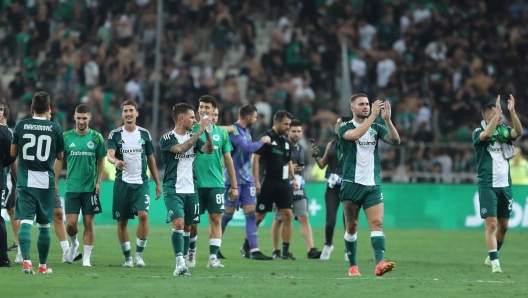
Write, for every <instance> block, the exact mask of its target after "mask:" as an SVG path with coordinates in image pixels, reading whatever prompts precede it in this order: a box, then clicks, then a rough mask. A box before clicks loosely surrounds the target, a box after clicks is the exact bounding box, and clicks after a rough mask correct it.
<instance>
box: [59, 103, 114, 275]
mask: <svg viewBox="0 0 528 298" xmlns="http://www.w3.org/2000/svg"><path fill="white" fill-rule="evenodd" d="M74 119H75V128H74V129H72V130H69V131H67V132H65V133H64V145H65V146H64V152H65V154H66V164H67V171H66V198H65V202H64V205H65V211H66V232H67V233H68V236H70V239H71V243H72V244H71V247H70V248H69V250H68V253H67V254H66V258H65V259H66V262H67V263H69V264H71V263H72V262H73V259H74V258H75V255H76V253H77V248H78V247H79V241H78V240H77V232H78V229H77V222H78V220H79V213H80V211H82V214H83V223H84V235H83V243H84V257H83V266H87V267H89V266H91V264H90V255H91V253H92V248H93V242H94V237H95V231H94V217H95V214H98V213H101V212H102V208H101V203H100V201H99V196H100V190H101V179H102V177H103V171H104V162H105V161H104V158H105V157H106V150H105V144H104V139H103V136H102V135H101V134H100V133H98V132H97V131H95V130H93V129H90V128H89V127H88V125H89V124H90V120H91V119H92V115H91V113H90V108H89V107H88V106H87V105H85V104H81V105H78V106H77V107H76V108H75V115H74ZM61 170H62V161H61V160H56V161H55V182H57V179H58V178H59V176H60V172H61ZM55 187H56V191H57V194H58V193H59V188H58V186H57V185H56V186H55Z"/></svg>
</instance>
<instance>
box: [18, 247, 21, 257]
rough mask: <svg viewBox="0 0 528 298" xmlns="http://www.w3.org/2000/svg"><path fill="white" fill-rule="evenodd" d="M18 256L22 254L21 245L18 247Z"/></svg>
mask: <svg viewBox="0 0 528 298" xmlns="http://www.w3.org/2000/svg"><path fill="white" fill-rule="evenodd" d="M18 254H19V255H21V254H22V252H20V245H18Z"/></svg>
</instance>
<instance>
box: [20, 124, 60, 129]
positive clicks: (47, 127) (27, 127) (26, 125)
mask: <svg viewBox="0 0 528 298" xmlns="http://www.w3.org/2000/svg"><path fill="white" fill-rule="evenodd" d="M52 126H53V125H38V124H24V129H27V130H38V131H53V129H52Z"/></svg>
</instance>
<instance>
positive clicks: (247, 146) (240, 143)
mask: <svg viewBox="0 0 528 298" xmlns="http://www.w3.org/2000/svg"><path fill="white" fill-rule="evenodd" d="M229 137H230V138H231V143H233V145H235V146H236V147H237V148H240V150H242V151H243V152H244V153H255V152H256V151H257V150H259V149H260V148H261V147H262V146H263V145H264V144H267V143H270V142H271V140H270V137H269V136H263V137H262V138H260V140H258V141H256V142H252V141H251V140H246V139H245V138H244V137H243V136H242V135H239V134H238V135H233V134H232V135H230V136H229Z"/></svg>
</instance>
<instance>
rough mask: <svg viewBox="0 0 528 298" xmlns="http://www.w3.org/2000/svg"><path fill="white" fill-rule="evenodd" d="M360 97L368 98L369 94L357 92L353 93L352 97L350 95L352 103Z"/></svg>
mask: <svg viewBox="0 0 528 298" xmlns="http://www.w3.org/2000/svg"><path fill="white" fill-rule="evenodd" d="M359 97H366V98H368V96H367V95H366V94H365V93H357V94H354V95H352V97H350V103H353V102H354V101H356V99H358V98H359Z"/></svg>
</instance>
